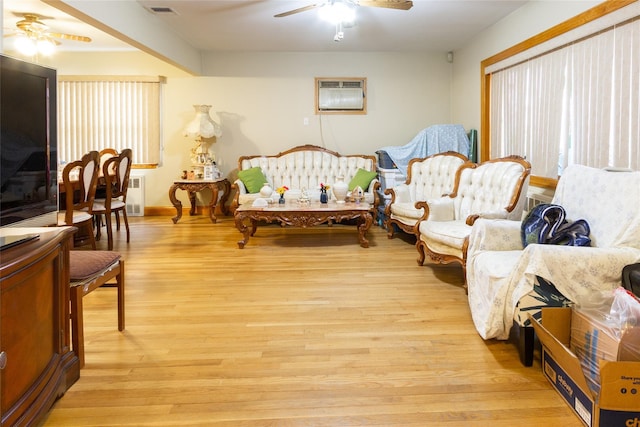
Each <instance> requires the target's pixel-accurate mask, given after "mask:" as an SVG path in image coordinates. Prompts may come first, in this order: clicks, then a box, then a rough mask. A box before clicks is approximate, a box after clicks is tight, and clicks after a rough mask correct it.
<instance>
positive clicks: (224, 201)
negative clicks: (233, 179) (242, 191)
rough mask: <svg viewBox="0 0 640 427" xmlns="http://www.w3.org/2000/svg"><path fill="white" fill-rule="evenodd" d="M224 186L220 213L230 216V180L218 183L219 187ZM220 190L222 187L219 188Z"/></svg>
mask: <svg viewBox="0 0 640 427" xmlns="http://www.w3.org/2000/svg"><path fill="white" fill-rule="evenodd" d="M220 184H222V191H223V193H222V197H221V198H220V203H219V204H220V211H221V212H222V214H223V215H229V209H227V201H228V200H229V195H230V193H231V183H230V182H229V180H228V179H223V180H222V181H218V185H220ZM218 188H220V187H218Z"/></svg>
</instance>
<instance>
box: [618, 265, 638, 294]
mask: <svg viewBox="0 0 640 427" xmlns="http://www.w3.org/2000/svg"><path fill="white" fill-rule="evenodd" d="M622 286H623V287H624V288H625V289H626V290H628V291H631V292H632V293H633V294H634V295H635V296H637V297H640V263H637V264H630V265H627V266H626V267H624V268H623V269H622Z"/></svg>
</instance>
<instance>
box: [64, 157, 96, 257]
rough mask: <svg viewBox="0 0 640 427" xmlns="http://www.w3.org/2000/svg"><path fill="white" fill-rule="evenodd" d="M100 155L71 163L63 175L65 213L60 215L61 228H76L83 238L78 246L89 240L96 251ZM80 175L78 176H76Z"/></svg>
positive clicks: (65, 168)
mask: <svg viewBox="0 0 640 427" xmlns="http://www.w3.org/2000/svg"><path fill="white" fill-rule="evenodd" d="M99 162H100V160H99V154H98V152H97V151H90V152H88V153H87V154H85V155H84V156H82V159H80V160H76V161H74V162H70V163H68V164H67V165H66V166H65V167H64V169H63V171H62V184H63V186H64V192H65V204H64V209H61V210H59V211H58V226H63V225H73V226H75V227H78V229H79V231H81V234H80V235H78V236H77V238H76V242H78V241H80V243H77V245H82V244H83V241H82V240H79V239H78V237H81V238H83V239H87V240H88V241H89V243H90V244H91V247H92V248H93V249H96V240H95V236H94V234H93V204H94V200H95V194H96V186H97V183H98V170H99V165H100V163H99ZM76 175H77V176H76Z"/></svg>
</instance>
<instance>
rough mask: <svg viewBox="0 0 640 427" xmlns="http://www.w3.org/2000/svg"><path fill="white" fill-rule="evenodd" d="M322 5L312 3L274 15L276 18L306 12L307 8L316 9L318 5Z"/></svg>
mask: <svg viewBox="0 0 640 427" xmlns="http://www.w3.org/2000/svg"><path fill="white" fill-rule="evenodd" d="M319 6H322V5H321V4H310V5H309V6H305V7H300V8H298V9H293V10H290V11H288V12H282V13H279V14H277V15H273V17H274V18H283V17H285V16H289V15H293V14H296V13H300V12H306V11H307V10H311V9H315V8H316V7H319Z"/></svg>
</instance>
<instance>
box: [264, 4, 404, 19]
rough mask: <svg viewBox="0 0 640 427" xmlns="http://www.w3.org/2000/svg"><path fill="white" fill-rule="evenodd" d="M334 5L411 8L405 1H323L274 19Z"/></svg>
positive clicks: (284, 13) (278, 15)
mask: <svg viewBox="0 0 640 427" xmlns="http://www.w3.org/2000/svg"><path fill="white" fill-rule="evenodd" d="M336 3H341V4H344V5H346V6H364V7H384V8H387V9H399V10H409V9H411V8H412V7H413V2H412V1H405V0H369V1H365V0H325V1H323V2H321V3H316V4H310V5H308V6H304V7H301V8H298V9H293V10H289V11H287V12H282V13H279V14H277V15H274V17H275V18H282V17H285V16H289V15H293V14H296V13H300V12H305V11H307V10H311V9H315V8H319V7H323V6H331V5H334V4H336Z"/></svg>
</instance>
